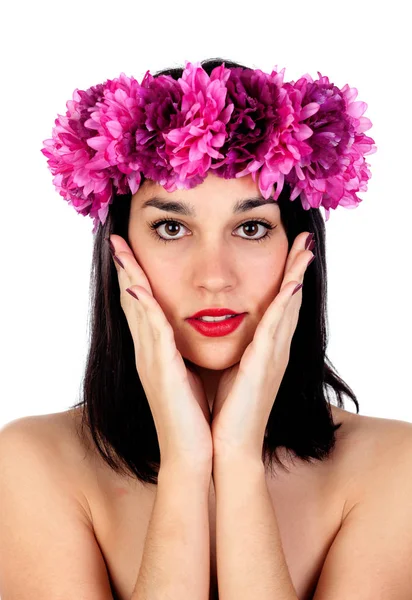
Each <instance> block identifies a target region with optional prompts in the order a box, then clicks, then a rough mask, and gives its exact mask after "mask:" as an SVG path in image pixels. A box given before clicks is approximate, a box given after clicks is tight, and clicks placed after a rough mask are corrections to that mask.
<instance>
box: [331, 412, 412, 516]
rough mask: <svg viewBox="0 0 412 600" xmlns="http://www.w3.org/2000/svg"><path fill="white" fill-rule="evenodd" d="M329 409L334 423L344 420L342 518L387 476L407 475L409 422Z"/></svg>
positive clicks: (411, 439) (411, 449)
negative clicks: (344, 497)
mask: <svg viewBox="0 0 412 600" xmlns="http://www.w3.org/2000/svg"><path fill="white" fill-rule="evenodd" d="M332 412H333V417H334V421H335V423H336V422H343V424H344V425H343V427H342V429H343V432H344V434H343V436H342V438H341V444H340V450H339V452H340V455H341V464H342V477H343V478H344V479H345V481H346V489H347V500H346V504H345V508H344V515H343V518H344V519H345V518H346V516H347V515H348V514H349V512H350V511H351V510H352V508H353V507H354V506H355V505H356V504H358V503H359V502H361V501H363V500H364V499H365V498H366V497H368V496H369V495H371V494H375V493H376V491H377V489H378V488H379V487H380V486H381V485H385V482H387V481H388V480H389V479H390V478H395V479H399V480H402V478H405V477H407V478H408V479H410V477H411V472H412V423H409V422H408V421H401V420H397V419H387V418H381V417H371V416H367V415H361V414H356V413H350V412H348V411H344V410H342V409H339V408H336V407H333V411H332ZM392 480H393V479H392Z"/></svg>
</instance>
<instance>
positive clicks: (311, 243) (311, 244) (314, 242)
mask: <svg viewBox="0 0 412 600" xmlns="http://www.w3.org/2000/svg"><path fill="white" fill-rule="evenodd" d="M315 246H316V240H312V241H311V242H310V244H309V246H308V247H307V248H306V250H313V248H314V247H315Z"/></svg>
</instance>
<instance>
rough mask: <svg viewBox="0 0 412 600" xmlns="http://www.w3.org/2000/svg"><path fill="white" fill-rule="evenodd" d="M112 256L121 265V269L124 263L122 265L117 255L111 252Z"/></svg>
mask: <svg viewBox="0 0 412 600" xmlns="http://www.w3.org/2000/svg"><path fill="white" fill-rule="evenodd" d="M113 258H114V260H115V261H116V262H117V263H118V264H119V265H120V266H121V267H122V269H124V265H123V263H122V261H121V260H120V258H119V257H118V256H116V255H115V254H113Z"/></svg>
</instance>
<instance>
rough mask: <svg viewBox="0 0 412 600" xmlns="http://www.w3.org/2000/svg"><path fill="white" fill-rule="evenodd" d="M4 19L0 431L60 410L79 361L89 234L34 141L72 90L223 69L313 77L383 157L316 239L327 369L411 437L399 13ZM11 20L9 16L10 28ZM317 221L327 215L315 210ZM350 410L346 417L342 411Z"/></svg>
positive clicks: (285, 9)
mask: <svg viewBox="0 0 412 600" xmlns="http://www.w3.org/2000/svg"><path fill="white" fill-rule="evenodd" d="M402 4H403V7H401V2H400V1H398V2H393V1H392V2H390V3H372V2H359V1H356V2H354V1H345V3H334V2H330V0H329V1H322V2H321V1H319V0H314V1H312V2H307V1H305V2H300V3H299V2H293V3H292V2H283V3H278V2H264V3H263V2H251V3H247V4H243V3H242V2H241V1H240V0H238V1H237V2H235V1H234V0H232V1H230V2H227V1H225V2H223V1H222V0H219V1H218V2H216V1H211V0H208V2H204V3H197V2H190V3H186V2H179V1H174V2H163V3H162V2H159V0H157V1H156V2H145V3H139V2H121V1H119V0H117V1H116V2H110V3H109V2H102V1H101V0H100V1H99V2H90V1H87V0H86V1H85V0H83V1H82V2H78V1H77V0H76V1H73V0H72V1H71V2H61V1H59V0H57V1H54V2H53V3H50V4H49V3H45V2H41V1H40V2H39V1H37V2H30V3H29V2H27V1H26V2H15V3H7V8H6V9H3V12H2V17H1V20H2V23H3V25H2V32H1V36H0V44H1V57H2V59H1V63H2V67H1V71H2V78H1V94H0V102H1V107H0V109H1V145H0V147H1V153H2V156H1V167H2V168H1V171H2V194H1V200H2V207H1V213H0V214H1V225H2V227H1V251H2V263H1V264H2V278H1V284H2V288H1V295H0V298H1V310H0V314H1V373H2V374H1V379H0V386H1V388H0V395H1V404H0V425H2V424H5V423H7V422H9V421H11V420H14V419H16V418H19V417H22V416H26V415H34V414H45V413H52V412H59V411H63V410H67V409H68V408H69V407H70V406H71V405H72V404H73V403H74V402H76V401H77V400H78V397H79V389H80V382H81V377H82V374H83V369H84V363H85V358H86V349H87V348H86V341H87V336H86V333H87V329H86V328H87V316H88V314H87V313H88V285H89V272H90V265H91V252H92V243H93V236H92V233H91V230H92V220H91V219H90V218H89V217H83V216H81V215H78V214H77V213H76V211H75V210H74V209H73V208H72V207H70V206H69V205H68V204H67V203H66V202H65V201H64V200H63V198H62V197H60V196H59V195H58V193H57V192H56V190H55V188H54V186H53V185H52V175H51V173H50V171H49V170H48V168H47V162H46V158H45V157H44V156H43V154H41V152H40V148H41V147H42V141H43V140H44V139H46V138H49V137H51V130H52V127H53V125H54V119H55V118H56V116H57V114H64V113H65V111H66V106H65V105H66V101H67V100H69V99H70V98H71V95H72V92H73V90H74V89H75V88H79V89H87V88H88V87H90V86H91V85H96V84H97V83H103V82H104V81H105V80H106V79H108V78H114V77H118V76H119V75H120V73H121V72H124V73H126V75H128V76H134V77H135V78H136V79H138V80H139V81H141V79H142V77H143V75H144V73H145V72H146V70H147V69H150V71H151V72H152V73H154V72H155V71H156V70H158V69H161V68H166V67H175V66H183V65H184V60H185V59H186V60H190V61H191V62H194V61H197V60H199V61H200V60H203V59H206V58H214V57H223V58H225V59H227V60H234V61H237V62H240V63H243V64H246V65H248V66H250V67H254V68H257V67H258V68H260V69H262V70H264V71H266V72H270V71H271V69H272V68H275V67H276V66H278V68H279V70H280V69H281V68H283V67H286V73H285V80H286V81H290V80H292V79H293V80H297V79H298V78H299V77H300V76H301V75H303V74H304V73H310V74H311V75H312V76H313V77H314V78H316V76H317V71H320V72H321V73H322V75H327V76H329V78H330V80H331V81H332V82H333V83H335V84H336V85H338V86H339V87H343V85H344V84H346V83H349V85H350V86H352V87H356V88H357V89H358V91H359V95H358V100H363V101H365V102H367V104H368V109H367V111H366V114H365V116H368V117H369V118H370V119H371V120H372V123H373V127H372V129H371V130H370V131H368V132H367V135H371V136H372V137H373V138H374V140H375V142H376V144H377V146H378V152H377V153H376V154H374V155H371V156H370V157H368V159H367V160H368V162H369V163H370V164H371V170H372V179H371V180H370V182H369V190H368V192H366V193H364V194H360V196H361V197H362V198H363V202H362V203H361V204H360V205H359V207H358V208H357V209H355V210H346V209H344V208H338V209H337V210H336V211H333V210H332V211H331V216H330V219H329V221H328V223H327V224H326V230H327V263H328V272H329V280H328V308H329V326H330V341H329V346H328V355H329V358H330V359H331V360H332V362H333V364H334V365H335V367H336V368H337V370H338V372H339V374H340V375H341V377H342V378H343V379H344V380H345V381H346V382H347V383H348V384H349V385H350V386H351V387H352V389H353V390H354V391H355V393H356V394H357V397H358V400H359V402H360V412H361V414H364V415H371V416H377V417H383V418H392V419H400V420H404V421H410V422H412V396H411V387H410V373H411V366H412V365H411V362H412V361H411V358H412V356H411V354H412V353H411V350H410V340H411V333H412V327H411V306H412V302H411V285H410V279H411V268H410V264H411V251H410V243H411V235H410V232H411V225H412V209H411V191H410V184H409V175H410V173H411V165H410V151H409V147H410V143H411V141H410V139H409V136H410V134H411V129H410V98H411V84H410V62H409V60H408V58H409V59H410V56H411V48H410V47H409V46H408V45H407V40H408V39H409V33H410V32H409V31H408V30H407V23H408V22H409V21H408V18H407V15H406V10H407V3H406V2H403V3H402ZM5 11H7V12H5ZM322 211H323V209H322ZM345 408H346V409H347V410H350V411H351V412H355V406H354V404H353V403H352V402H351V401H350V400H345Z"/></svg>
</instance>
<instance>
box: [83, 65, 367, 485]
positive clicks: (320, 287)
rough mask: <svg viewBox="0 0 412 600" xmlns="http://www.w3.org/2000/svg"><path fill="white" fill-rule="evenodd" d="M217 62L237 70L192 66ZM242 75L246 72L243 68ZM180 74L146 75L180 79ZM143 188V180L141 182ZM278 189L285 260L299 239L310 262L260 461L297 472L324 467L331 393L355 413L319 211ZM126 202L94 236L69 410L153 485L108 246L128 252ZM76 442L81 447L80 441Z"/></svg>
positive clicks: (155, 456) (154, 448)
mask: <svg viewBox="0 0 412 600" xmlns="http://www.w3.org/2000/svg"><path fill="white" fill-rule="evenodd" d="M222 62H225V66H226V67H227V68H233V67H244V65H240V64H238V63H234V62H232V61H229V60H225V59H223V58H217V59H209V60H205V61H203V62H202V63H201V64H202V66H203V68H204V69H205V71H206V72H207V73H208V74H209V75H210V73H211V71H212V70H213V69H214V68H215V67H216V66H218V65H220V64H222ZM244 68H245V67H244ZM182 73H183V68H173V69H169V70H167V69H166V70H162V71H159V72H157V73H155V74H154V76H155V77H157V76H159V75H170V76H171V77H173V78H174V79H176V80H177V79H178V78H179V77H181V76H182ZM143 181H144V178H143V179H142V182H143ZM289 195H290V189H289V188H288V186H285V187H284V189H283V191H282V193H281V195H280V197H279V199H278V203H279V208H280V214H281V219H282V223H283V226H284V228H285V231H286V234H287V238H288V241H289V250H290V248H291V246H292V244H293V241H294V239H295V238H296V236H297V235H298V234H299V233H301V232H302V231H310V232H312V233H314V239H315V241H316V247H315V250H314V252H315V254H316V259H315V261H314V262H313V263H312V265H311V266H310V268H309V269H308V271H307V273H306V274H305V282H304V286H303V288H302V293H303V298H302V306H301V309H300V313H299V321H298V324H297V328H296V331H295V333H294V337H293V339H292V344H291V350H290V357H289V363H288V366H287V369H286V372H285V375H284V377H283V380H282V384H281V386H280V389H279V391H278V394H277V397H276V402H274V405H273V408H272V412H271V415H270V417H269V421H268V425H267V430H266V437H265V440H264V446H263V454H262V458H263V459H264V461H265V465H266V466H268V467H269V468H272V467H273V466H274V463H276V464H277V465H279V466H280V467H281V468H283V469H285V470H286V471H287V470H288V469H287V467H286V466H285V465H284V464H283V463H282V461H281V459H280V457H279V455H278V449H280V448H281V447H283V448H284V449H285V450H286V454H287V456H288V457H289V458H290V459H291V460H294V459H296V458H299V459H301V460H303V461H306V462H313V460H318V461H323V460H326V459H327V458H328V457H329V456H330V454H331V452H332V451H333V449H334V447H335V443H336V435H335V432H336V430H337V429H339V427H340V426H341V423H338V424H336V425H335V424H334V422H333V418H332V412H331V409H330V400H331V397H330V391H331V389H332V390H333V391H334V393H335V396H336V398H337V403H338V406H339V407H340V408H343V407H344V402H343V400H342V395H343V394H346V395H347V396H348V397H349V398H350V399H351V400H352V401H353V402H354V403H355V404H356V408H357V412H358V413H359V404H358V401H357V399H356V396H355V394H354V392H353V391H352V389H351V388H350V387H349V386H348V385H347V384H346V383H345V382H344V381H343V380H342V379H341V378H340V377H339V376H338V374H337V372H336V370H335V369H334V367H333V365H332V363H331V362H330V361H329V359H328V357H327V355H326V346H327V341H328V336H327V310H326V307H327V302H326V301H327V273H326V258H325V255H326V247H325V246H326V239H325V225H324V221H323V217H322V215H321V214H320V211H319V209H310V210H308V211H306V210H304V209H303V208H302V205H301V202H300V200H299V198H297V199H296V200H295V201H293V202H291V201H290V200H289ZM131 197H132V195H131V193H129V194H125V195H121V196H115V197H114V199H113V202H112V204H111V205H110V208H109V214H108V217H107V220H106V222H105V224H104V226H101V225H100V227H99V229H98V231H97V232H96V235H95V240H94V250H93V261H92V269H91V284H90V301H91V322H90V328H91V330H90V344H89V351H88V356H87V363H86V368H85V374H84V378H83V381H82V400H81V401H80V402H78V403H76V404H75V405H73V406H72V408H77V407H79V406H82V407H83V409H82V410H83V412H82V425H81V431H82V435H83V437H84V428H85V427H87V428H88V431H89V433H90V434H91V437H92V439H93V442H94V444H95V446H96V448H97V450H98V452H99V453H100V455H101V456H102V457H103V459H104V460H105V462H106V463H107V464H108V465H109V466H110V467H111V468H112V469H113V470H114V471H115V472H116V473H121V474H122V475H125V476H131V477H135V478H138V479H139V480H140V481H141V482H142V483H155V484H156V483H157V474H158V471H159V466H160V452H159V445H158V440H157V433H156V428H155V425H154V421H153V417H152V413H151V410H150V406H149V403H148V401H147V398H146V396H145V392H144V389H143V387H142V385H141V382H140V379H139V375H138V372H137V369H136V364H135V356H134V346H133V340H132V336H131V333H130V330H129V327H128V324H127V321H126V317H125V315H124V313H123V309H122V307H121V305H120V291H119V285H118V278H117V273H116V269H115V266H114V263H113V259H112V257H111V255H110V252H109V248H108V243H107V241H106V240H107V238H108V237H109V235H111V234H112V233H114V234H118V235H120V236H121V237H123V238H124V239H125V241H126V242H127V243H129V239H128V222H129V211H130V203H131ZM84 439H85V437H84Z"/></svg>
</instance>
